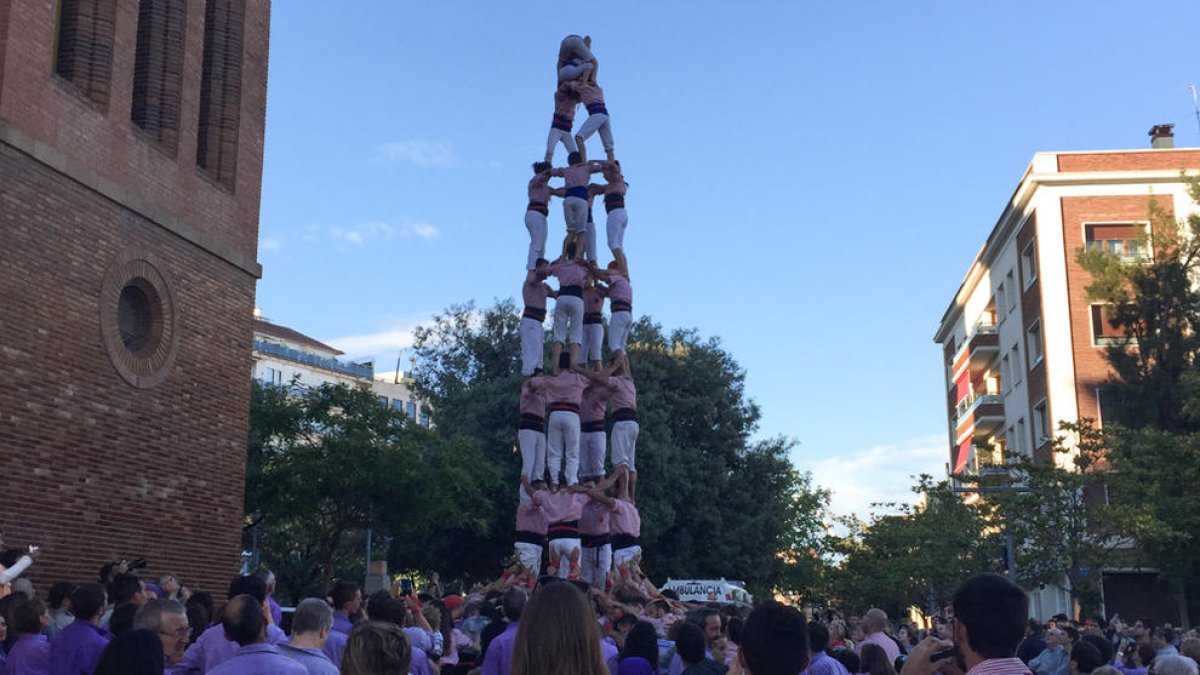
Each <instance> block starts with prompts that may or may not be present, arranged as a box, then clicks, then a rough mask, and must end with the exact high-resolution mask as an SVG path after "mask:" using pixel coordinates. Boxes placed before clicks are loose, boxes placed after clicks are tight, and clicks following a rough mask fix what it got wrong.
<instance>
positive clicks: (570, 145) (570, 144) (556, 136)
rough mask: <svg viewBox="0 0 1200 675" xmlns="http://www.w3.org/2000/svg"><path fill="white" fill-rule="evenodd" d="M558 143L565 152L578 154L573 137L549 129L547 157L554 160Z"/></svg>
mask: <svg viewBox="0 0 1200 675" xmlns="http://www.w3.org/2000/svg"><path fill="white" fill-rule="evenodd" d="M588 65H591V64H588ZM559 143H562V144H563V147H564V148H566V149H567V152H579V146H578V145H575V137H574V136H573V135H571V132H570V131H563V130H562V129H555V128H554V127H550V138H547V139H546V156H547V157H549V158H550V159H554V149H555V148H557V147H558V144H559Z"/></svg>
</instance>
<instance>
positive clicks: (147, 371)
mask: <svg viewBox="0 0 1200 675" xmlns="http://www.w3.org/2000/svg"><path fill="white" fill-rule="evenodd" d="M100 327H101V334H102V337H103V340H104V346H105V349H106V350H107V351H108V355H109V357H110V359H111V360H112V363H113V366H115V367H116V369H117V372H118V373H120V374H121V377H123V378H124V379H125V380H126V381H127V382H129V383H130V384H132V385H134V386H136V387H153V386H155V385H157V384H159V383H160V382H162V381H163V380H164V379H166V376H167V375H168V374H169V372H170V369H171V365H172V364H173V363H174V361H175V347H176V342H177V333H178V332H177V331H176V330H175V314H174V308H173V306H172V303H171V296H170V293H169V292H168V290H167V283H166V280H165V279H164V278H163V275H162V273H161V272H159V270H158V268H156V267H155V266H154V265H153V264H151V263H150V261H149V260H146V259H144V258H141V257H137V258H131V259H128V260H124V261H122V262H119V263H117V264H116V265H114V266H113V267H112V268H111V269H110V270H109V272H108V274H107V275H106V278H105V280H104V288H103V289H102V291H101V298H100Z"/></svg>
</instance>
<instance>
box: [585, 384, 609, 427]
mask: <svg viewBox="0 0 1200 675" xmlns="http://www.w3.org/2000/svg"><path fill="white" fill-rule="evenodd" d="M607 404H608V387H606V386H604V385H602V384H589V385H588V387H587V389H584V390H583V403H582V404H581V405H580V406H579V419H581V420H583V421H584V422H595V421H597V420H603V419H604V409H605V408H606V407H607Z"/></svg>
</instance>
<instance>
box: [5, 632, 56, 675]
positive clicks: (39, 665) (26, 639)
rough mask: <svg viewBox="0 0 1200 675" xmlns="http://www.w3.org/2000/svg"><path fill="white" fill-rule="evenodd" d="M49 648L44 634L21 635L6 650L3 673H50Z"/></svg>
mask: <svg viewBox="0 0 1200 675" xmlns="http://www.w3.org/2000/svg"><path fill="white" fill-rule="evenodd" d="M50 649H51V647H50V640H49V638H47V637H46V636H45V635H30V634H28V633H26V634H24V635H22V636H21V637H20V638H17V642H16V644H14V645H13V646H12V650H10V651H9V652H8V662H7V663H6V664H5V667H6V668H7V670H5V671H4V672H5V675H50Z"/></svg>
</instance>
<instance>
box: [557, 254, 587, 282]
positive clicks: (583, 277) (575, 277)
mask: <svg viewBox="0 0 1200 675" xmlns="http://www.w3.org/2000/svg"><path fill="white" fill-rule="evenodd" d="M550 273H551V274H553V275H554V276H556V277H558V282H559V283H560V284H562V285H563V286H582V285H583V282H585V281H587V278H588V270H587V268H586V267H584V266H583V265H582V264H580V263H579V262H576V261H574V260H565V261H563V262H556V263H554V264H553V265H551V266H550Z"/></svg>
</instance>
